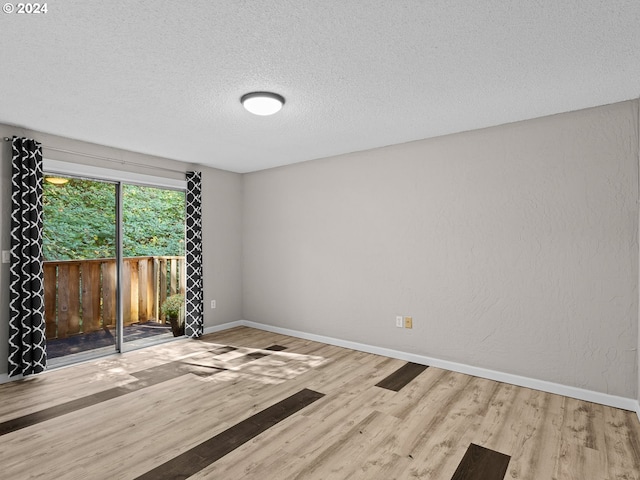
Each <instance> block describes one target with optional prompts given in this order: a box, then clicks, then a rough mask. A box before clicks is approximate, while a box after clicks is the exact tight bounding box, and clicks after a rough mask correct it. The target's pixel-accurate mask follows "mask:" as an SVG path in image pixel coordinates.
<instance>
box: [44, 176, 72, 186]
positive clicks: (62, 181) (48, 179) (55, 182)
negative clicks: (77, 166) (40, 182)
mask: <svg viewBox="0 0 640 480" xmlns="http://www.w3.org/2000/svg"><path fill="white" fill-rule="evenodd" d="M44 180H45V182H48V183H50V184H52V185H64V184H65V183H68V182H69V179H68V178H63V177H44Z"/></svg>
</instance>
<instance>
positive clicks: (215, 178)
mask: <svg viewBox="0 0 640 480" xmlns="http://www.w3.org/2000/svg"><path fill="white" fill-rule="evenodd" d="M13 135H19V136H21V135H23V136H27V137H31V138H35V139H36V140H38V141H40V142H42V143H43V145H45V146H51V147H56V148H61V149H65V150H72V151H76V152H83V153H88V154H92V155H99V156H104V157H108V158H114V159H118V160H122V161H124V162H135V163H140V164H145V165H150V166H154V167H166V168H171V169H175V170H180V171H187V170H189V169H191V168H190V165H188V164H185V163H181V162H174V161H171V160H167V159H163V158H158V157H150V156H147V155H141V154H136V153H132V152H126V151H123V150H117V149H113V148H107V147H102V146H99V145H94V144H90V143H85V142H79V141H75V140H70V139H66V138H62V137H57V136H53V135H47V134H44V133H39V132H33V131H30V130H25V129H22V128H16V127H11V126H8V125H3V124H0V137H11V136H13ZM0 152H1V153H0V156H1V167H0V175H1V179H2V180H1V182H2V194H1V195H0V212H2V223H1V227H0V244H1V248H2V250H8V249H9V248H10V238H9V230H10V217H9V212H10V200H11V199H10V192H11V180H10V179H11V148H10V146H9V143H8V142H4V141H3V142H2V144H1V145H0ZM44 154H45V156H47V157H48V158H51V159H54V160H64V161H69V162H77V163H84V164H90V165H95V166H100V167H105V168H117V169H119V170H125V171H136V172H139V173H146V174H149V175H156V176H163V175H166V176H172V177H173V178H184V176H182V175H181V174H180V173H177V174H174V173H171V172H165V171H162V170H159V169H153V168H152V169H149V168H140V167H132V166H130V167H127V166H124V165H119V164H117V163H116V164H114V163H113V162H105V161H102V160H97V159H91V158H87V157H82V156H77V155H71V154H68V153H60V152H52V151H47V150H46V149H45V151H44ZM193 169H195V170H201V171H202V196H203V199H202V200H203V202H202V203H203V207H202V208H203V222H202V223H203V244H204V245H203V247H204V251H203V262H204V299H205V309H204V315H205V327H207V326H212V325H217V324H221V323H226V322H231V321H235V320H239V319H241V318H242V268H241V265H242V221H241V218H242V176H241V175H239V174H236V173H230V172H225V171H222V170H216V169H212V168H208V167H199V166H195V167H193ZM8 280H9V265H8V264H2V265H0V309H1V311H2V317H1V318H3V319H5V320H3V321H2V326H1V327H0V359H6V358H7V338H8V324H7V320H6V319H7V318H8V315H9V292H8ZM211 299H216V300H217V306H216V309H215V310H211V309H210V308H209V306H210V300H211ZM6 372H7V365H6V361H0V374H4V373H6Z"/></svg>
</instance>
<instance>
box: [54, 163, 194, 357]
mask: <svg viewBox="0 0 640 480" xmlns="http://www.w3.org/2000/svg"><path fill="white" fill-rule="evenodd" d="M43 190H44V240H43V249H44V276H45V318H46V326H47V330H46V331H47V353H48V357H49V360H50V364H51V365H54V366H55V365H56V364H60V363H70V362H73V361H75V360H83V359H85V358H87V357H92V356H97V355H103V354H106V353H113V352H115V351H123V350H124V349H125V348H137V347H140V346H144V345H147V344H150V343H155V342H158V341H163V340H166V339H169V338H173V337H174V336H179V335H181V331H180V326H181V325H183V321H184V320H183V319H184V286H185V285H184V253H185V252H184V223H185V220H184V215H185V213H184V212H185V209H184V197H185V194H184V191H180V190H171V189H164V188H158V187H152V186H143V185H130V184H125V183H123V182H118V181H105V180H97V179H87V178H77V177H73V176H58V175H55V176H54V175H47V174H45V181H44V186H43ZM172 324H173V325H174V328H172Z"/></svg>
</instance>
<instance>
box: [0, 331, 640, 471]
mask: <svg viewBox="0 0 640 480" xmlns="http://www.w3.org/2000/svg"><path fill="white" fill-rule="evenodd" d="M205 339H206V341H193V340H180V341H177V342H172V343H169V344H164V345H158V346H155V347H150V348H147V349H144V350H138V351H135V352H130V353H127V354H124V355H118V356H111V357H107V358H104V359H101V360H96V361H93V362H89V363H85V364H81V365H77V366H74V367H69V368H62V369H58V370H53V371H50V372H47V373H46V374H44V375H40V376H37V377H35V378H30V379H27V380H23V381H18V382H11V383H8V384H4V385H0V422H8V421H10V420H13V419H16V418H21V417H24V416H26V415H29V414H33V413H34V412H41V411H43V410H45V409H47V408H50V407H54V406H56V405H60V404H63V403H65V402H69V401H71V400H75V399H82V398H84V397H86V396H88V395H91V394H95V393H98V392H101V391H105V390H108V389H111V388H113V387H122V386H125V387H126V386H127V385H133V384H134V383H135V382H140V377H135V376H133V375H131V374H132V373H135V372H139V371H141V370H145V369H149V368H152V367H155V366H158V365H162V364H166V363H167V362H178V363H177V364H187V365H189V366H190V368H192V369H196V371H199V372H201V375H199V374H197V373H185V374H180V375H176V376H173V377H172V378H169V379H168V380H166V381H162V382H159V383H155V384H154V383H151V384H150V385H149V386H147V387H146V388H138V389H134V390H132V391H131V392H130V393H126V394H123V395H119V396H116V397H115V398H111V399H108V400H105V401H101V402H99V403H95V404H93V405H90V406H87V407H86V408H81V409H78V410H76V411H74V412H71V413H67V414H64V415H60V416H57V417H54V418H51V419H48V420H45V421H42V422H38V423H35V424H33V425H30V426H27V427H25V428H21V429H18V430H15V431H11V432H9V433H6V434H4V435H1V436H0V478H2V479H20V480H21V479H27V478H39V479H40V478H41V479H103V478H104V479H110V480H111V479H132V478H136V477H138V476H140V475H143V474H145V473H146V472H149V471H150V470H152V469H154V468H155V467H157V466H158V465H161V464H163V463H164V462H167V461H169V460H171V459H172V458H174V457H176V456H177V455H179V454H181V453H182V452H185V451H187V450H189V449H191V448H193V447H194V446H196V445H198V444H200V443H202V442H204V441H205V440H207V439H209V438H211V437H213V436H215V435H217V434H219V433H221V432H223V431H225V430H226V429H229V428H230V427H232V426H233V425H236V424H238V423H239V422H241V421H242V420H244V419H246V418H247V417H250V416H251V415H254V414H255V413H257V412H259V411H262V410H264V409H265V408H267V407H269V406H270V405H273V404H274V403H276V402H279V401H281V400H283V399H285V398H287V397H289V396H291V395H293V394H294V393H296V392H299V391H300V390H301V389H304V388H307V389H311V390H315V391H317V392H320V393H323V394H325V396H324V397H322V398H320V399H319V400H317V401H315V402H313V403H312V404H311V405H309V406H307V407H305V408H303V409H302V410H300V411H298V412H297V413H295V414H293V415H291V416H290V417H288V418H286V419H285V420H283V421H281V422H280V423H277V424H276V425H275V426H273V427H271V428H269V429H268V430H267V431H265V432H263V433H261V434H260V435H258V436H256V437H254V438H253V439H252V440H249V441H248V442H247V443H245V444H244V445H242V446H240V447H238V448H237V449H235V450H234V451H232V452H231V453H229V454H227V455H225V456H224V457H222V458H220V459H219V460H217V461H215V462H214V463H212V464H211V465H209V466H208V467H206V468H204V469H203V470H201V471H199V472H198V473H196V474H195V475H194V476H193V477H191V478H194V479H229V480H235V479H260V480H265V479H278V480H284V479H346V478H353V479H385V480H387V479H417V478H420V479H438V480H440V479H444V480H449V479H451V477H452V475H453V474H454V472H455V470H456V467H457V466H458V464H459V463H460V461H461V459H462V457H463V455H464V454H465V452H466V450H467V448H468V447H469V444H470V443H475V444H477V445H481V446H483V447H486V448H489V449H492V450H495V451H498V452H501V453H504V454H506V455H509V456H510V457H511V460H510V463H509V466H508V468H507V473H506V475H505V478H507V479H535V480H545V479H563V480H564V479H579V480H586V479H598V480H601V479H602V480H604V479H606V480H613V479H618V480H622V479H624V480H631V479H635V480H640V423H639V422H638V418H637V417H636V415H635V413H632V412H628V411H624V410H618V409H614V408H610V407H605V406H602V405H597V404H592V403H588V402H583V401H579V400H574V399H571V398H566V397H561V396H558V395H552V394H548V393H543V392H539V391H535V390H530V389H526V388H521V387H516V386H512V385H508V384H504V383H499V382H494V381H490V380H484V379H481V378H476V377H471V376H467V375H463V374H459V373H454V372H450V371H446V370H440V369H438V368H434V367H429V368H427V369H426V370H425V371H424V372H422V373H421V374H420V375H418V376H417V377H416V378H415V379H414V380H412V381H411V382H410V383H409V384H408V385H406V386H405V387H404V388H402V389H401V390H400V391H399V392H394V391H391V390H386V389H383V388H380V387H377V386H375V385H376V383H378V382H379V381H380V380H382V379H383V378H385V377H386V376H388V375H390V374H391V373H393V372H394V371H395V370H397V369H398V368H400V367H401V366H403V365H404V364H405V363H406V362H403V361H401V360H395V359H390V358H386V357H381V356H377V355H372V354H368V353H362V352H357V351H353V350H348V349H344V348H339V347H334V346H329V345H325V344H321V343H317V342H312V341H307V340H301V339H296V338H293V337H287V336H283V335H278V334H273V333H268V332H263V331H259V330H255V329H250V328H245V327H239V328H234V329H231V330H227V331H225V332H219V333H216V334H212V335H208V336H206V337H205ZM274 344H277V345H281V346H284V347H286V350H283V351H273V352H268V353H269V354H268V355H267V356H264V357H261V358H256V359H255V360H253V361H248V362H245V363H238V362H237V359H238V358H239V357H240V356H242V355H246V354H247V353H251V352H256V351H257V350H258V351H260V350H261V349H265V348H266V347H268V346H270V345H274ZM216 345H229V346H235V347H241V348H238V349H236V350H233V351H229V352H228V353H223V354H221V355H217V356H215V357H212V356H211V354H210V353H209V350H212V349H213V348H215V346H216ZM214 367H217V368H226V370H224V371H220V370H215V371H216V372H218V373H217V374H215V375H208V373H210V372H211V371H212V369H213V368H214ZM28 418H31V417H28Z"/></svg>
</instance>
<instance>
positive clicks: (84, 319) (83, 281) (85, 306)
mask: <svg viewBox="0 0 640 480" xmlns="http://www.w3.org/2000/svg"><path fill="white" fill-rule="evenodd" d="M44 269H45V319H46V320H45V321H46V328H47V338H48V339H51V338H56V337H57V338H65V337H67V336H69V335H74V334H77V333H89V332H91V331H96V330H100V329H101V328H103V327H110V328H112V327H114V326H115V323H116V317H117V303H116V277H117V275H116V272H117V270H116V262H115V259H112V258H103V259H92V260H60V261H47V262H44ZM167 277H169V278H167ZM183 278H184V257H176V256H164V257H153V256H152V257H131V258H125V259H123V263H122V291H123V305H122V310H123V321H124V324H125V325H130V324H131V323H136V322H139V321H147V320H151V319H155V320H159V321H163V320H164V318H163V316H162V315H161V312H160V306H161V305H162V302H164V301H165V300H166V298H167V296H168V295H169V294H173V293H177V292H180V293H183V292H184V280H183ZM81 327H82V328H81Z"/></svg>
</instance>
